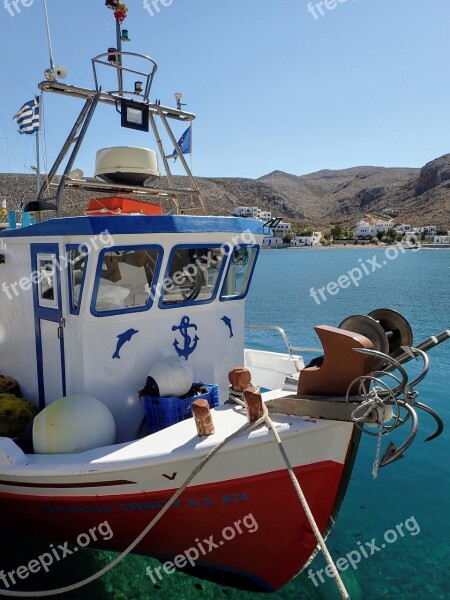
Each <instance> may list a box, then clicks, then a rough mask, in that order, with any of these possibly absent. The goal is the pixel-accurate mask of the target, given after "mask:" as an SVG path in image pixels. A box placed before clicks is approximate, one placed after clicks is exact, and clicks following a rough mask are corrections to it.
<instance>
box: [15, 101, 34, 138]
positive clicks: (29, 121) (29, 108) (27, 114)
mask: <svg viewBox="0 0 450 600" xmlns="http://www.w3.org/2000/svg"><path fill="white" fill-rule="evenodd" d="M13 119H15V120H16V121H17V124H18V126H19V133H27V134H29V135H31V134H33V133H36V132H38V131H39V124H40V98H39V96H35V97H34V100H30V101H29V102H25V104H24V105H23V106H22V108H20V109H19V111H18V113H17V114H16V115H14V117H13Z"/></svg>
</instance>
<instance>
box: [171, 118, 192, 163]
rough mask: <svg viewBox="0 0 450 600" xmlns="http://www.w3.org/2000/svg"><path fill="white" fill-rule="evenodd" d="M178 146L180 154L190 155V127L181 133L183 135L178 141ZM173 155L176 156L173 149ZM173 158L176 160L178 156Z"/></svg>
mask: <svg viewBox="0 0 450 600" xmlns="http://www.w3.org/2000/svg"><path fill="white" fill-rule="evenodd" d="M178 146H179V148H180V150H181V153H182V154H190V153H191V152H192V127H191V125H189V127H188V128H187V129H186V131H185V132H184V133H183V135H182V136H181V137H180V139H179V140H178ZM173 153H174V154H176V150H175V149H174V151H173ZM174 158H175V160H177V158H178V156H175V157H174Z"/></svg>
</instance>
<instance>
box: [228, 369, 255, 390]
mask: <svg viewBox="0 0 450 600" xmlns="http://www.w3.org/2000/svg"><path fill="white" fill-rule="evenodd" d="M228 380H229V382H230V383H231V388H232V389H233V391H235V392H243V391H244V390H245V388H246V387H247V386H248V385H249V384H250V381H251V380H252V376H251V373H250V371H249V370H248V369H246V368H245V367H234V369H232V370H231V371H230V372H229V373H228Z"/></svg>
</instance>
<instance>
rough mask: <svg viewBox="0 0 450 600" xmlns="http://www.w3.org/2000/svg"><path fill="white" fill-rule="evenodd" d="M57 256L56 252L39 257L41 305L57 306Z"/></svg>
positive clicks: (45, 306) (47, 306)
mask: <svg viewBox="0 0 450 600" xmlns="http://www.w3.org/2000/svg"><path fill="white" fill-rule="evenodd" d="M55 262H56V257H55V255H54V254H49V255H42V254H40V255H39V256H38V259H37V271H38V288H39V306H42V307H43V308H57V307H58V297H57V290H56V264H55Z"/></svg>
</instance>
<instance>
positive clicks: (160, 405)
mask: <svg viewBox="0 0 450 600" xmlns="http://www.w3.org/2000/svg"><path fill="white" fill-rule="evenodd" d="M203 385H204V386H205V387H207V388H208V389H209V392H208V393H205V394H199V395H198V396H191V397H190V398H184V399H181V398H178V397H177V396H170V397H168V398H155V397H152V396H142V399H143V401H144V407H145V416H146V420H147V431H148V433H155V431H160V430H161V429H165V428H166V427H169V426H170V425H174V424H175V423H179V422H180V421H184V420H185V419H189V418H190V417H192V409H191V404H192V403H193V402H194V400H208V403H209V406H210V407H211V408H214V407H215V406H219V387H218V386H217V385H215V384H209V383H204V384H203Z"/></svg>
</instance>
